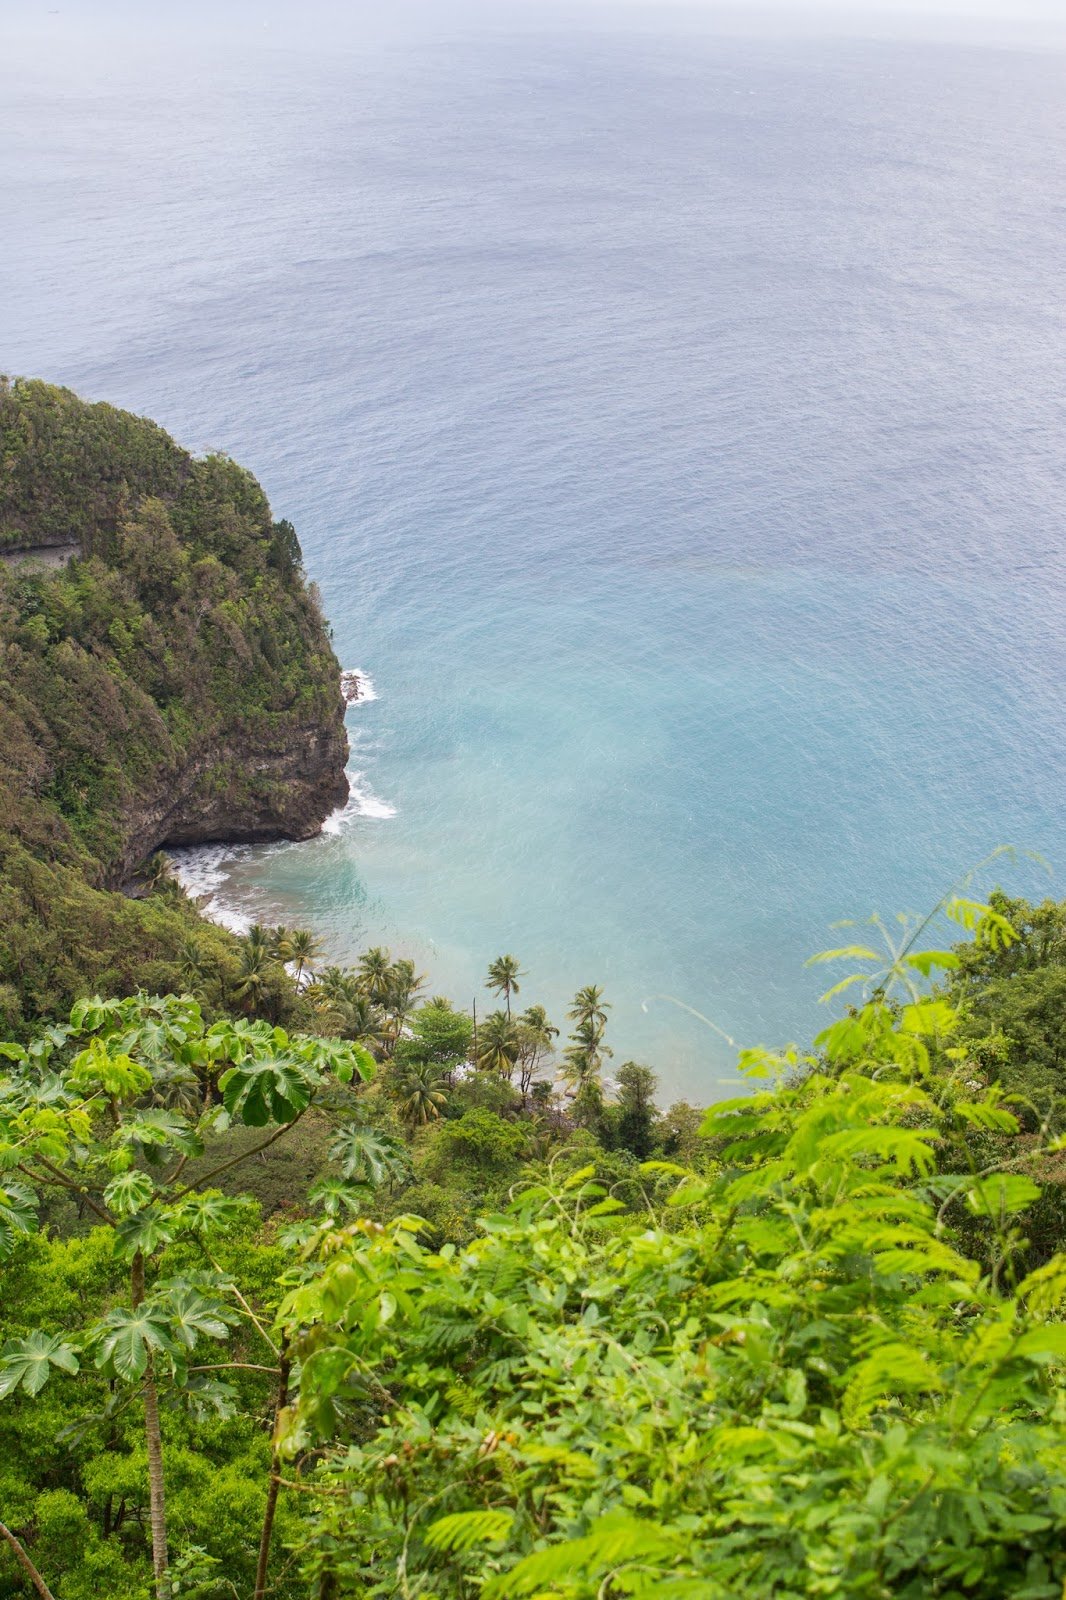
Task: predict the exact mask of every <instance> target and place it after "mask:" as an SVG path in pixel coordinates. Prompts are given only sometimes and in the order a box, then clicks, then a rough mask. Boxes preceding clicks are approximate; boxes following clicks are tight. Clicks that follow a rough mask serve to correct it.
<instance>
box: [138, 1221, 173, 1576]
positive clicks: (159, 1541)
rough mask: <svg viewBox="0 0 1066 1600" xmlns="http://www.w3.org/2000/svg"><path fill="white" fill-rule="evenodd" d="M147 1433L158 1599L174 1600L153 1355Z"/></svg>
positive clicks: (141, 1282)
mask: <svg viewBox="0 0 1066 1600" xmlns="http://www.w3.org/2000/svg"><path fill="white" fill-rule="evenodd" d="M130 1298H131V1300H132V1301H133V1305H134V1308H136V1307H137V1306H139V1305H140V1304H141V1302H142V1301H143V1300H144V1256H143V1255H142V1254H141V1252H140V1251H139V1250H138V1252H137V1254H136V1255H135V1256H134V1258H133V1265H132V1267H131V1269H130ZM144 1435H145V1442H146V1444H147V1447H148V1508H149V1511H148V1514H149V1518H150V1520H151V1525H152V1570H153V1572H154V1573H155V1592H156V1600H171V1587H170V1562H169V1559H168V1557H167V1508H166V1496H165V1493H164V1488H163V1435H162V1432H161V1431H160V1427H159V1392H158V1390H157V1389H156V1386H155V1378H154V1377H153V1376H152V1358H151V1357H150V1356H149V1358H148V1368H147V1371H146V1372H145V1376H144Z"/></svg>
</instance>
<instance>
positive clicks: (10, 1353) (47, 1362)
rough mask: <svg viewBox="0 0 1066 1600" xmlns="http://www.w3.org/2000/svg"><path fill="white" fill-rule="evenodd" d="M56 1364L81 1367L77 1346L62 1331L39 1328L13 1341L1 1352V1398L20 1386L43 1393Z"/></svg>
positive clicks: (71, 1369)
mask: <svg viewBox="0 0 1066 1600" xmlns="http://www.w3.org/2000/svg"><path fill="white" fill-rule="evenodd" d="M55 1367H58V1368H59V1370H60V1371H61V1372H77V1370H78V1357H77V1353H76V1351H75V1349H74V1346H73V1345H70V1344H67V1343H66V1341H65V1340H64V1339H61V1338H60V1337H59V1336H58V1335H50V1334H47V1333H42V1332H40V1331H39V1330H37V1331H35V1332H33V1333H31V1334H29V1335H28V1336H27V1337H26V1338H25V1339H18V1340H15V1341H13V1342H12V1343H11V1344H9V1345H7V1346H6V1347H5V1349H4V1351H3V1354H2V1355H0V1400H3V1399H6V1398H7V1396H8V1395H9V1394H13V1393H14V1392H15V1390H16V1389H18V1388H22V1389H24V1390H25V1391H26V1393H27V1394H39V1393H40V1391H41V1389H43V1388H44V1385H45V1383H46V1382H47V1381H48V1379H49V1378H50V1377H51V1375H52V1370H53V1368H55Z"/></svg>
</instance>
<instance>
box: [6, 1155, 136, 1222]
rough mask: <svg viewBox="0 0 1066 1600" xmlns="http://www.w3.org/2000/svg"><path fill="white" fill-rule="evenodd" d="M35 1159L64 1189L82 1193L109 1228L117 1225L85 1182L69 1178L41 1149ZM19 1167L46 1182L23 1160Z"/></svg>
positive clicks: (90, 1207) (90, 1206)
mask: <svg viewBox="0 0 1066 1600" xmlns="http://www.w3.org/2000/svg"><path fill="white" fill-rule="evenodd" d="M34 1160H35V1161H39V1162H40V1164H41V1166H42V1167H44V1168H45V1170H46V1171H47V1172H50V1173H51V1174H52V1177H53V1179H54V1181H55V1182H56V1183H61V1184H62V1185H63V1188H64V1189H73V1191H74V1193H75V1194H80V1195H81V1197H82V1199H83V1200H84V1201H85V1204H86V1205H87V1206H88V1207H89V1210H90V1211H95V1212H96V1215H97V1216H98V1217H99V1218H100V1220H101V1221H102V1222H106V1223H107V1225H108V1227H109V1228H113V1227H114V1226H115V1219H114V1217H113V1216H112V1215H111V1213H110V1212H109V1211H105V1209H104V1207H103V1206H99V1205H97V1203H96V1201H95V1200H94V1199H93V1197H92V1195H91V1194H90V1193H89V1191H88V1189H86V1187H85V1186H84V1184H81V1183H75V1182H74V1179H73V1178H68V1177H67V1175H66V1173H64V1172H62V1171H60V1169H59V1167H57V1166H54V1165H53V1163H52V1162H51V1161H49V1160H48V1158H47V1157H46V1156H42V1155H41V1153H40V1151H38V1152H37V1154H36V1155H35V1157H34ZM19 1168H20V1171H23V1172H25V1173H27V1175H28V1176H29V1177H31V1178H35V1179H36V1182H38V1183H43V1182H45V1180H44V1179H43V1178H41V1177H40V1175H39V1174H34V1173H33V1172H30V1171H29V1169H28V1168H27V1167H25V1166H23V1165H22V1163H21V1162H20V1163H19Z"/></svg>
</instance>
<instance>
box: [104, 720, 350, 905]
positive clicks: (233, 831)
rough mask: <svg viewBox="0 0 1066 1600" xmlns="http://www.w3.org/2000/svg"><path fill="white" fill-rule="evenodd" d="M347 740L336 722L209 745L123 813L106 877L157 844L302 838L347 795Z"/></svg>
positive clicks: (117, 877)
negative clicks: (118, 844)
mask: <svg viewBox="0 0 1066 1600" xmlns="http://www.w3.org/2000/svg"><path fill="white" fill-rule="evenodd" d="M347 755H348V741H347V738H346V737H345V734H344V722H343V706H342V708H341V720H340V723H339V725H338V724H337V723H335V722H334V723H331V724H329V725H325V726H323V725H320V724H312V725H311V726H309V727H293V728H291V729H287V730H286V731H285V733H284V734H283V735H277V736H275V737H274V738H273V739H272V740H266V739H263V738H261V739H259V740H257V741H250V742H248V743H244V742H242V741H241V740H239V739H238V740H231V741H230V742H228V743H226V742H223V743H213V744H211V745H209V746H208V747H206V748H205V749H203V750H199V751H197V752H196V754H195V755H193V756H191V757H190V758H189V759H188V760H187V761H186V762H185V763H183V765H182V766H181V767H179V768H178V769H177V770H176V771H174V772H172V773H168V774H165V775H163V776H162V778H161V780H160V782H159V783H158V784H157V786H156V789H155V792H154V793H153V794H152V795H151V796H150V797H148V798H147V799H146V800H145V801H144V802H143V803H142V804H139V805H136V806H134V807H133V808H132V810H131V811H129V812H128V813H127V816H126V819H125V823H126V840H125V844H124V847H123V850H122V853H121V855H120V857H119V858H118V860H117V861H116V862H115V864H114V866H113V867H112V869H111V872H110V873H109V881H110V882H112V883H118V882H121V881H122V880H123V879H125V878H127V877H129V875H130V874H131V873H132V872H134V871H135V870H136V868H137V867H138V866H139V864H140V863H141V862H142V861H144V860H145V859H146V858H147V857H148V856H150V855H151V854H152V852H153V851H155V850H158V849H159V848H160V846H164V845H168V844H169V845H189V844H210V843H212V842H214V841H224V842H226V843H233V844H257V843H261V842H263V841H266V840H270V839H310V838H313V837H314V835H315V834H316V833H319V832H321V829H322V823H323V821H324V820H325V818H326V817H328V816H329V814H330V812H331V811H335V810H336V809H337V807H338V806H342V805H343V804H344V802H345V801H346V800H347V798H348V780H347V778H346V777H345V775H344V764H345V761H346V759H347Z"/></svg>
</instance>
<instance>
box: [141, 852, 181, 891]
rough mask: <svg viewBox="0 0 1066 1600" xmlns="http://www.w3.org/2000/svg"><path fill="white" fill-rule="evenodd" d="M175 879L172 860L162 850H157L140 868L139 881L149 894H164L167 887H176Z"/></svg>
mask: <svg viewBox="0 0 1066 1600" xmlns="http://www.w3.org/2000/svg"><path fill="white" fill-rule="evenodd" d="M177 881H178V880H177V879H176V878H175V876H174V865H173V862H172V861H171V859H170V857H169V856H168V855H164V853H163V851H162V850H157V851H156V853H155V855H154V856H150V857H149V858H148V860H147V861H146V862H145V864H144V866H143V867H142V868H141V882H142V883H143V884H144V886H145V888H146V889H147V890H148V893H149V894H165V893H166V891H167V890H168V889H174V888H176V886H177Z"/></svg>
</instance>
